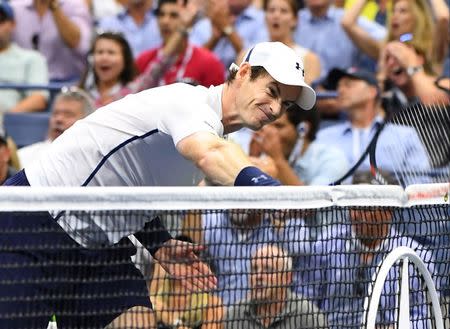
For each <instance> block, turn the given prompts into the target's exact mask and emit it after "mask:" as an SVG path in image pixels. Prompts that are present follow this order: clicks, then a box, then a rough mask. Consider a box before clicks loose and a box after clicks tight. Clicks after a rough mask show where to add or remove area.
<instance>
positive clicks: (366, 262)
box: [315, 175, 435, 329]
mask: <svg viewBox="0 0 450 329" xmlns="http://www.w3.org/2000/svg"><path fill="white" fill-rule="evenodd" d="M359 177H361V176H359V175H357V176H355V177H354V180H353V182H354V183H364V184H367V183H369V180H366V179H367V178H368V177H369V176H367V175H365V176H364V177H365V178H362V179H360V178H359ZM386 180H389V182H390V183H393V181H392V180H391V178H389V177H386ZM347 216H348V217H347V219H346V220H344V221H343V222H340V223H339V224H336V225H334V226H333V227H332V229H331V230H330V231H331V232H330V233H329V236H328V237H327V238H325V239H321V240H320V241H318V242H317V243H316V245H315V253H316V254H317V255H318V256H316V257H318V258H319V259H320V260H318V261H316V263H319V264H321V268H322V269H323V270H322V271H320V274H316V276H317V277H318V278H317V281H320V282H322V286H321V287H319V289H318V290H319V291H320V293H321V295H322V299H321V301H320V302H319V307H320V308H321V309H322V310H323V311H325V312H327V313H328V322H329V325H330V328H336V329H337V328H343V327H346V328H355V329H356V328H358V329H359V328H361V327H362V326H363V325H364V324H365V321H366V319H364V318H363V312H364V300H365V298H367V296H368V295H369V292H368V288H369V285H370V284H372V278H373V277H374V274H375V272H376V271H377V267H378V266H379V264H380V263H381V262H382V261H383V259H385V257H386V256H387V254H388V253H389V252H390V251H392V250H393V249H395V248H396V247H399V246H406V247H410V248H411V249H413V250H415V251H416V253H417V254H418V255H419V257H420V258H421V259H422V260H423V261H424V262H425V264H426V267H427V269H428V271H429V272H430V273H431V274H434V263H435V260H434V258H433V257H432V255H431V253H430V251H429V250H427V249H426V248H425V247H424V246H422V245H421V244H419V243H417V242H416V241H414V240H412V239H411V238H408V237H405V236H403V235H402V234H400V233H399V232H398V231H397V230H396V229H395V228H394V225H391V224H392V220H393V211H392V209H389V208H380V207H378V208H367V207H364V208H362V207H358V208H355V207H353V208H350V210H349V213H348V214H347ZM409 276H410V280H409V289H410V293H409V299H410V310H409V311H410V321H411V328H415V329H419V328H429V326H428V320H427V319H428V318H429V317H430V313H429V312H428V305H427V302H426V289H424V287H423V285H422V283H421V282H422V280H421V277H420V275H419V272H418V271H417V270H414V269H413V267H412V265H411V266H410V269H409ZM319 277H320V278H319ZM399 285H400V270H399V265H398V264H396V265H394V266H393V267H392V268H391V269H390V270H389V272H388V275H387V278H386V280H385V283H384V286H383V290H382V294H381V299H380V303H379V307H378V313H377V314H378V315H377V321H376V322H377V324H379V325H384V326H385V327H389V326H392V325H394V324H395V321H396V317H397V316H396V313H397V312H398V307H399V304H397V300H398V299H399V296H398V293H399V289H400V288H399Z"/></svg>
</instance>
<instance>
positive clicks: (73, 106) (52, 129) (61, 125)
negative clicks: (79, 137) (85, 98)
mask: <svg viewBox="0 0 450 329" xmlns="http://www.w3.org/2000/svg"><path fill="white" fill-rule="evenodd" d="M82 106H83V105H82V104H81V103H80V102H78V101H76V100H72V99H64V98H61V99H56V101H55V103H54V104H53V111H52V115H51V117H50V124H49V138H50V140H54V139H55V138H57V137H58V136H60V135H61V134H62V133H63V132H64V131H66V130H67V129H68V128H70V127H71V126H72V125H73V124H74V123H75V121H77V120H79V119H82V118H83V117H84V111H83V107H82Z"/></svg>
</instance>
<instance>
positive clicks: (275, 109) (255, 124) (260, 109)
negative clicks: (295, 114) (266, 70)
mask: <svg viewBox="0 0 450 329" xmlns="http://www.w3.org/2000/svg"><path fill="white" fill-rule="evenodd" d="M248 68H249V69H248V71H247V73H246V74H245V77H243V78H241V80H242V81H241V85H240V87H239V90H238V95H237V97H236V101H235V102H236V104H235V106H236V108H237V109H238V111H239V116H240V120H241V123H242V124H243V126H245V127H248V128H250V129H253V130H258V129H261V128H262V127H263V126H264V125H266V124H269V123H271V122H273V121H275V120H276V119H278V118H279V117H280V116H281V115H283V113H285V112H286V109H287V108H288V107H289V106H290V105H291V104H292V103H293V102H295V100H296V99H297V98H298V96H299V95H300V92H301V89H302V87H299V86H288V85H284V84H281V83H279V82H277V81H275V80H274V79H273V78H272V77H271V76H270V75H262V76H259V77H258V78H256V79H255V80H250V66H248ZM238 74H239V72H238Z"/></svg>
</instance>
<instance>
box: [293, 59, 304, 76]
mask: <svg viewBox="0 0 450 329" xmlns="http://www.w3.org/2000/svg"><path fill="white" fill-rule="evenodd" d="M295 68H296V69H297V70H299V71H300V63H299V62H295ZM302 76H303V77H305V70H304V69H302Z"/></svg>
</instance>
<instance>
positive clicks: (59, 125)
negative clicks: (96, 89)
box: [18, 87, 95, 167]
mask: <svg viewBox="0 0 450 329" xmlns="http://www.w3.org/2000/svg"><path fill="white" fill-rule="evenodd" d="M94 110H95V108H94V106H93V103H92V100H91V98H90V97H89V95H88V94H87V93H85V92H84V91H83V90H81V89H79V88H76V87H71V88H67V89H63V90H62V92H60V93H59V94H58V95H56V97H55V101H54V102H53V106H52V114H51V116H50V120H49V127H48V134H47V139H46V140H45V141H42V142H37V143H34V144H31V145H28V146H26V147H23V148H21V149H19V151H18V156H19V160H20V163H21V165H22V167H25V166H27V165H29V164H30V163H31V162H32V161H34V160H35V159H36V158H37V157H38V155H39V154H41V153H42V152H44V151H45V150H46V149H47V148H48V146H49V145H50V143H51V142H53V141H54V140H55V139H56V138H57V137H58V136H59V135H61V134H62V133H63V132H64V131H66V130H67V129H68V128H69V127H71V126H72V125H73V124H74V123H75V122H76V121H77V120H80V119H83V118H84V117H86V116H88V115H89V114H91V113H92V112H94Z"/></svg>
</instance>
